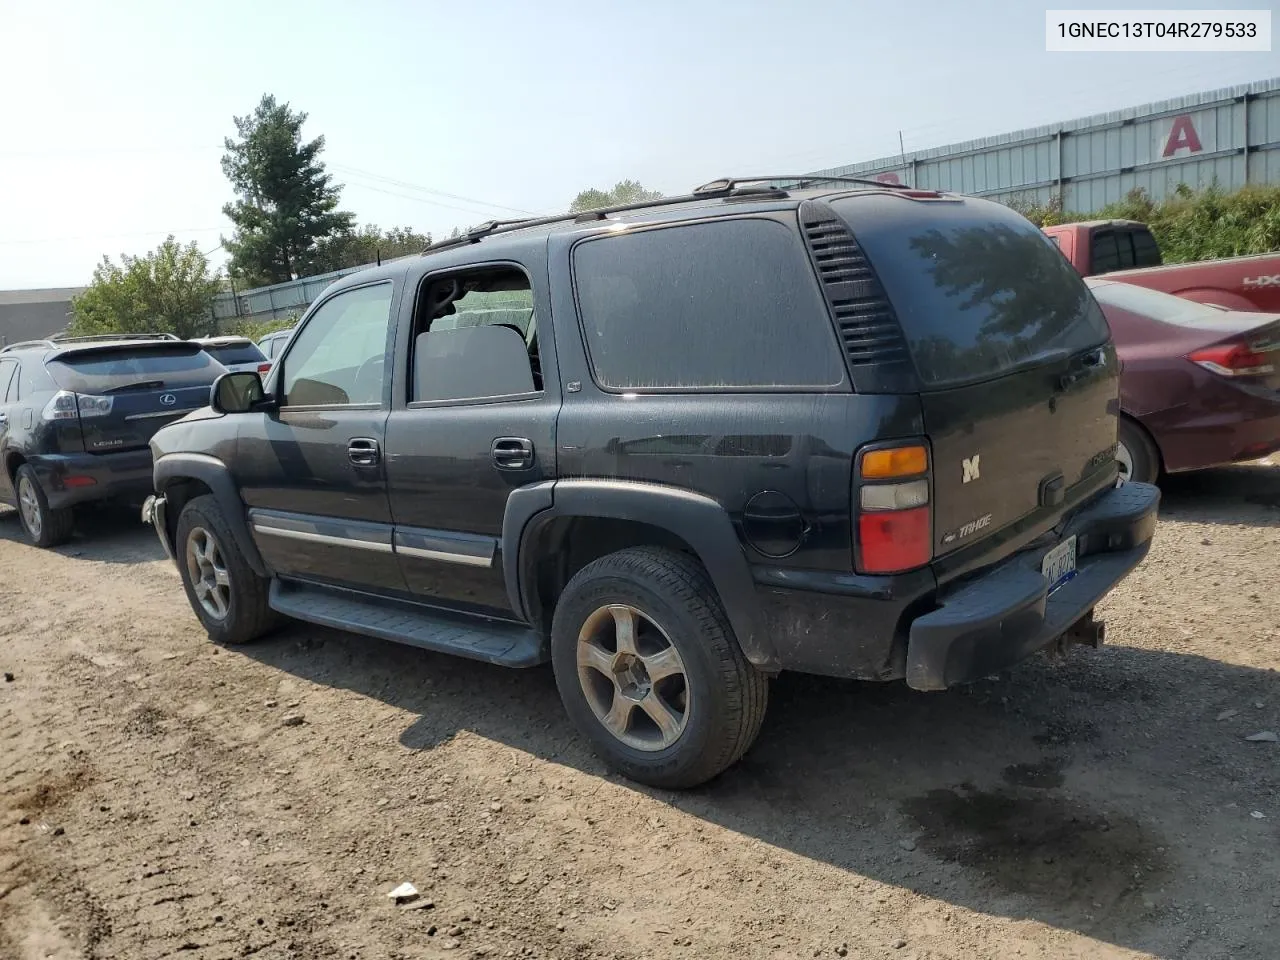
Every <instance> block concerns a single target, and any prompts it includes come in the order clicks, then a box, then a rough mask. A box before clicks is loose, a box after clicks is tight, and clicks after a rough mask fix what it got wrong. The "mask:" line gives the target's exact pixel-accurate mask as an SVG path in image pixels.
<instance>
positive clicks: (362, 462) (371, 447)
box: [347, 437, 380, 467]
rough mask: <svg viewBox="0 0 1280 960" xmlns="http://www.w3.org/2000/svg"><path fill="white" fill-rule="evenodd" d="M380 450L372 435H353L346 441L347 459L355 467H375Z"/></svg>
mask: <svg viewBox="0 0 1280 960" xmlns="http://www.w3.org/2000/svg"><path fill="white" fill-rule="evenodd" d="M379 456H380V451H379V450H378V441H377V440H374V439H373V438H372V437H353V438H352V439H351V440H350V441H348V442H347V459H348V460H350V461H351V462H352V463H354V464H355V465H356V466H357V467H376V466H377V465H378V459H379Z"/></svg>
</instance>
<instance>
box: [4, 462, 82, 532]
mask: <svg viewBox="0 0 1280 960" xmlns="http://www.w3.org/2000/svg"><path fill="white" fill-rule="evenodd" d="M13 482H14V490H15V492H16V493H17V495H18V515H19V516H20V517H21V518H22V529H23V530H25V531H26V533H27V537H28V538H29V539H30V540H31V542H32V543H33V544H35V545H36V546H37V547H45V548H48V547H57V546H61V545H62V544H64V543H66V542H67V541H68V540H70V539H71V533H72V531H73V530H74V528H75V517H74V516H73V515H72V513H71V508H70V507H63V508H62V509H61V510H54V509H53V508H52V507H50V506H49V498H48V497H46V496H45V495H44V488H43V487H41V486H40V479H39V478H38V477H37V476H36V472H35V470H33V469H32V468H31V467H30V465H28V464H25V463H24V464H23V465H22V466H20V467H19V468H18V472H17V473H16V474H14V477H13Z"/></svg>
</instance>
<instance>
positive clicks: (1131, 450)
mask: <svg viewBox="0 0 1280 960" xmlns="http://www.w3.org/2000/svg"><path fill="white" fill-rule="evenodd" d="M1118 434H1119V435H1118V438H1117V439H1118V441H1119V442H1118V444H1117V446H1116V461H1117V462H1118V463H1119V465H1120V479H1121V480H1122V481H1124V482H1126V483H1127V482H1129V481H1130V480H1133V481H1135V482H1137V483H1155V482H1156V479H1157V478H1158V477H1159V476H1160V451H1159V450H1157V449H1156V445H1155V444H1154V443H1152V442H1151V438H1150V437H1148V436H1147V432H1146V431H1145V430H1143V429H1142V427H1140V426H1138V425H1137V424H1136V423H1134V422H1133V421H1132V420H1127V419H1124V418H1121V420H1120V427H1119V431H1118Z"/></svg>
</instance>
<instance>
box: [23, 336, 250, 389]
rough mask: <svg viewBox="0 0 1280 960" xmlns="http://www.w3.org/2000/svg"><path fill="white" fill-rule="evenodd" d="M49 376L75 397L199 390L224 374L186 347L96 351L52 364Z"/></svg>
mask: <svg viewBox="0 0 1280 960" xmlns="http://www.w3.org/2000/svg"><path fill="white" fill-rule="evenodd" d="M48 370H49V373H50V374H52V375H53V379H54V381H55V382H56V383H57V384H58V386H59V387H61V388H62V389H63V390H71V391H73V392H75V393H88V394H104V393H109V392H111V391H117V392H119V391H120V389H121V388H122V387H123V388H125V389H126V390H130V389H142V388H141V387H139V386H137V385H138V384H141V383H147V384H152V385H154V386H153V389H156V390H161V389H165V390H173V389H175V388H178V387H198V386H204V385H206V384H211V383H213V381H214V379H215V378H216V377H217V376H218V375H219V374H221V373H224V372H225V370H224V368H223V367H222V365H221V364H220V363H218V362H217V361H215V360H214V359H213V358H212V357H210V356H209V355H208V354H207V353H205V352H204V351H203V350H200V349H198V348H196V347H195V346H192V345H188V344H185V343H175V344H174V345H173V346H172V347H167V348H160V349H157V348H155V347H151V348H148V349H138V348H137V347H121V348H119V349H114V350H106V351H101V350H95V351H92V352H85V353H81V354H76V353H71V354H69V355H66V356H63V357H60V358H59V359H56V360H52V361H50V362H49V364H48Z"/></svg>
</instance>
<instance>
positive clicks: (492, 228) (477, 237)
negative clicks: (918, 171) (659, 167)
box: [422, 173, 911, 255]
mask: <svg viewBox="0 0 1280 960" xmlns="http://www.w3.org/2000/svg"><path fill="white" fill-rule="evenodd" d="M778 181H783V182H788V183H794V184H795V189H802V188H804V187H805V186H808V185H811V184H816V183H861V184H865V185H868V186H872V187H883V188H885V189H890V190H909V189H911V188H910V187H908V186H907V185H906V184H902V183H881V182H880V181H879V180H868V179H866V178H865V177H820V176H816V175H814V174H807V173H806V174H801V175H799V176H789V175H788V176H779V177H722V178H721V179H719V180H712V181H711V182H710V183H704V184H703V185H702V186H700V187H698V188H696V189H695V190H694V191H693V192H692V193H687V194H681V195H680V196H675V197H662V198H661V199H658V200H642V201H640V202H639V203H619V204H615V205H613V206H609V207H599V208H597V209H594V210H581V211H579V212H577V213H558V214H556V215H554V216H550V217H524V218H523V219H518V220H486V221H485V222H484V223H482V224H479V225H478V226H475V227H472V228H471V229H470V230H468V231H467V232H466V233H464V234H462V235H461V236H458V237H450V238H448V239H446V240H439V241H437V242H436V243H432V244H429V245H428V246H426V247H425V248H423V251H422V253H423V255H426V254H428V253H435V252H437V251H439V250H447V249H448V248H450V247H460V246H462V245H464V244H468V243H479V242H480V241H481V240H482V239H484V238H485V237H488V236H491V235H493V234H495V233H507V232H509V231H512V230H524V229H526V228H528V227H542V226H547V225H549V224H553V223H564V222H565V221H568V220H577V221H580V222H582V223H588V222H590V221H592V220H603V219H604V218H605V217H607V216H608V215H609V214H611V213H627V212H628V211H631V210H645V209H648V208H651V207H669V206H671V205H673V204H677V203H692V202H693V201H695V200H706V199H708V198H711V197H725V198H729V197H735V196H745V195H747V194H751V193H760V194H765V195H774V196H786V193H785V192H784V190H785V188H780V187H773V186H769V185H771V184H773V183H775V182H778ZM747 184H765V185H766V186H765V187H749V186H746V185H747Z"/></svg>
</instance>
